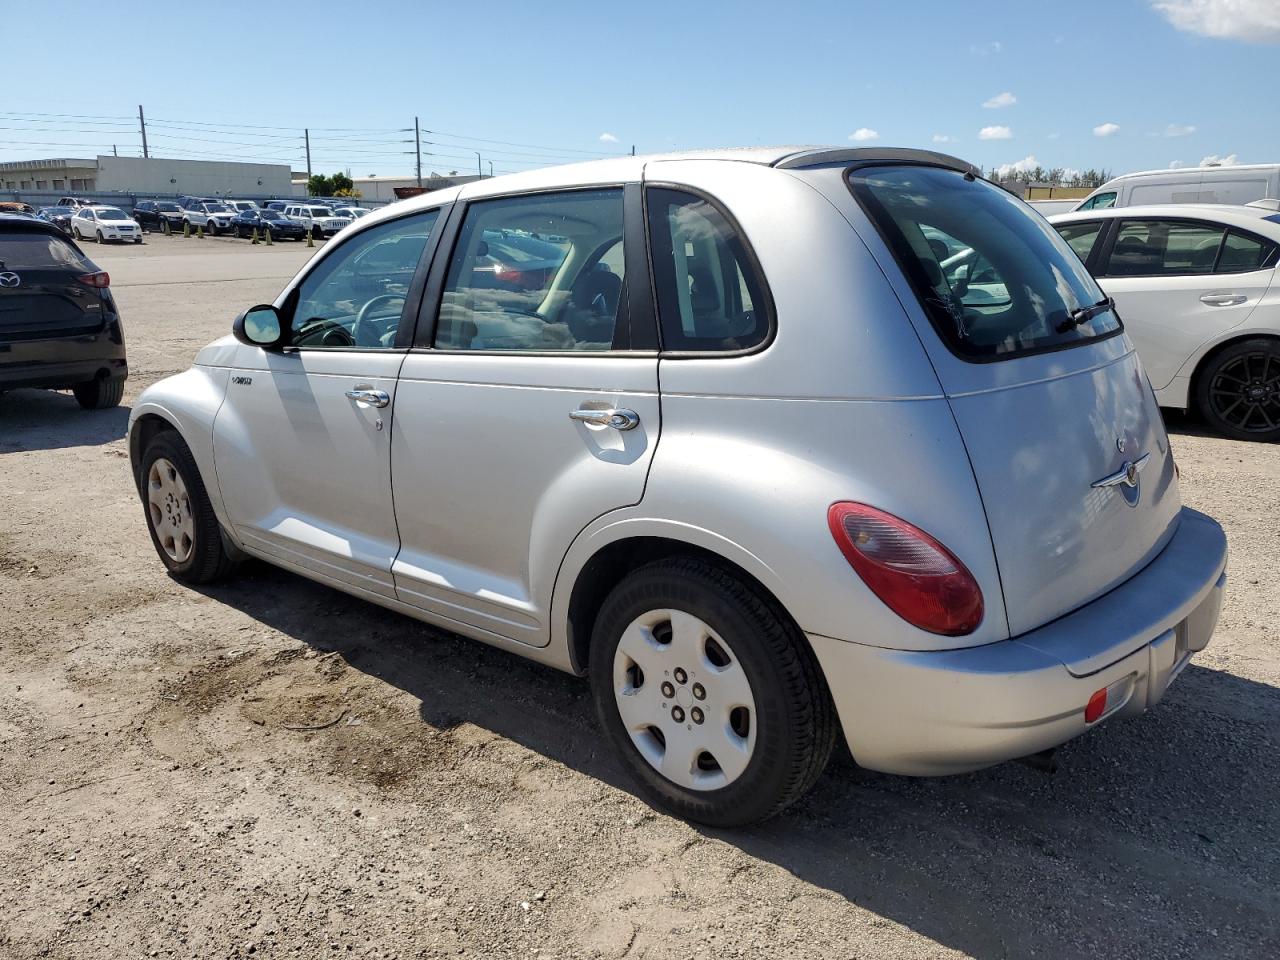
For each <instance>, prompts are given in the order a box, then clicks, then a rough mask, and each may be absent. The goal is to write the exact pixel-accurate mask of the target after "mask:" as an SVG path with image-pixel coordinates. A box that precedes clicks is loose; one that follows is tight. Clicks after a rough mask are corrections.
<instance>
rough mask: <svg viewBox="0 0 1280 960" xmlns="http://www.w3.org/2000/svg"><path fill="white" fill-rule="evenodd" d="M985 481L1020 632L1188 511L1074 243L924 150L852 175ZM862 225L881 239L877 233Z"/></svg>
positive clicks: (1061, 609) (1123, 574)
mask: <svg viewBox="0 0 1280 960" xmlns="http://www.w3.org/2000/svg"><path fill="white" fill-rule="evenodd" d="M847 176H848V182H849V184H850V185H851V186H852V189H853V192H854V196H855V197H856V199H857V200H858V203H859V205H860V208H861V211H862V212H863V213H864V214H865V215H866V216H867V217H868V218H869V219H870V221H871V225H872V226H874V228H875V230H874V231H873V232H874V234H876V235H878V239H879V241H881V243H879V244H874V243H873V249H877V250H878V255H880V256H882V257H885V258H886V259H892V260H893V261H895V262H896V263H897V265H898V266H899V267H900V268H901V269H900V270H894V269H892V265H887V267H888V268H887V270H886V272H887V273H889V275H890V278H891V281H892V282H893V283H894V284H895V286H896V287H898V289H899V296H900V297H902V298H903V300H904V302H907V303H910V302H911V301H914V302H915V304H918V309H909V310H908V312H909V314H910V315H911V316H912V318H913V323H915V324H916V327H917V332H918V333H919V335H920V338H921V340H922V342H923V343H924V345H925V348H926V350H927V351H928V353H929V356H930V359H931V360H932V362H933V365H934V368H935V370H936V372H937V374H938V378H939V381H940V382H941V385H942V388H943V391H944V392H945V393H946V395H947V397H948V400H949V402H950V405H951V408H952V411H953V414H954V416H955V419H956V423H957V425H958V427H959V429H960V433H961V435H962V437H963V439H964V443H965V446H966V448H967V450H968V453H969V458H970V461H971V463H972V466H973V473H974V476H975V478H976V480H977V482H978V486H979V490H980V492H981V495H982V499H983V504H984V507H985V509H986V513H987V522H988V526H989V528H990V531H991V540H992V545H993V547H994V549H995V554H996V560H997V563H998V566H999V569H1000V579H1001V585H1002V588H1003V591H1004V602H1005V609H1006V612H1007V615H1008V619H1009V625H1010V631H1011V633H1012V634H1013V635H1018V634H1021V633H1024V632H1026V631H1028V630H1032V629H1034V628H1036V627H1038V626H1040V625H1042V624H1044V623H1047V622H1048V621H1051V620H1054V619H1056V618H1057V617H1060V616H1062V615H1063V614H1066V613H1069V612H1070V611H1072V610H1074V609H1076V608H1077V607H1080V606H1082V605H1084V604H1086V603H1088V602H1089V601H1091V600H1093V599H1095V598H1097V597H1098V596H1100V595H1102V594H1104V593H1106V592H1108V591H1109V590H1111V589H1113V588H1114V587H1116V586H1117V585H1119V584H1120V583H1122V582H1124V581H1125V580H1127V579H1128V578H1130V577H1132V576H1133V575H1134V574H1136V573H1137V572H1139V571H1140V570H1141V569H1142V568H1143V567H1144V566H1145V565H1146V564H1147V563H1149V562H1150V561H1151V560H1152V559H1154V558H1155V556H1156V555H1157V554H1158V553H1159V552H1160V550H1161V549H1162V548H1163V547H1164V546H1165V544H1166V543H1167V542H1168V540H1169V538H1170V537H1172V535H1173V533H1174V529H1175V526H1176V524H1177V521H1178V517H1179V514H1180V510H1181V502H1180V497H1179V493H1178V489H1177V480H1176V475H1175V470H1174V465H1173V460H1172V457H1171V455H1170V452H1169V441H1168V436H1167V435H1166V433H1165V430H1164V425H1163V422H1162V421H1161V418H1160V412H1159V410H1158V408H1157V406H1156V403H1155V397H1154V395H1153V393H1152V391H1151V388H1150V386H1149V384H1148V383H1147V379H1146V375H1145V374H1144V373H1143V370H1142V366H1141V363H1140V361H1139V359H1138V357H1137V355H1136V354H1135V353H1134V352H1133V350H1132V346H1131V344H1130V342H1129V340H1128V337H1126V336H1125V335H1124V333H1123V331H1122V329H1121V326H1120V322H1119V319H1118V318H1117V317H1116V314H1115V313H1114V311H1113V310H1112V309H1111V306H1110V305H1109V304H1108V303H1107V302H1106V301H1105V296H1104V294H1103V293H1102V291H1101V290H1100V289H1099V288H1098V286H1097V284H1096V283H1095V282H1094V281H1093V279H1092V278H1091V277H1090V276H1089V274H1088V272H1087V271H1086V270H1085V268H1084V265H1083V264H1081V262H1080V260H1079V258H1078V257H1077V256H1076V255H1075V254H1074V253H1073V252H1072V251H1071V249H1070V247H1068V246H1067V245H1066V244H1065V243H1064V242H1063V241H1062V240H1061V238H1060V237H1059V236H1058V235H1057V233H1056V232H1055V231H1054V230H1053V228H1052V227H1050V226H1049V225H1048V223H1046V222H1045V221H1044V219H1043V218H1042V217H1040V216H1038V215H1037V214H1036V213H1034V212H1033V211H1032V210H1031V209H1030V208H1029V207H1027V206H1026V205H1025V204H1024V203H1023V202H1022V201H1021V200H1018V199H1016V198H1014V197H1013V196H1011V195H1009V194H1008V193H1006V192H1005V191H1003V190H1001V189H1000V188H999V187H996V186H994V185H993V184H991V183H988V182H986V181H983V180H981V179H980V178H976V177H974V176H973V175H972V173H969V174H966V172H965V171H964V170H963V168H959V169H948V168H946V167H939V166H933V165H928V164H913V163H896V164H891V165H874V164H867V165H863V166H860V167H855V169H853V170H852V171H850V172H849V173H848V174H847ZM872 239H875V238H874V237H873V238H872Z"/></svg>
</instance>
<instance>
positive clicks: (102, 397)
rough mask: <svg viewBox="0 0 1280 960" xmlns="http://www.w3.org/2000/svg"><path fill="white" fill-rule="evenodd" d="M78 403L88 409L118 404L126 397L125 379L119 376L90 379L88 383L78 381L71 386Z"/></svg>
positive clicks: (104, 408) (106, 407) (104, 407)
mask: <svg viewBox="0 0 1280 960" xmlns="http://www.w3.org/2000/svg"><path fill="white" fill-rule="evenodd" d="M71 392H72V393H73V394H75V398H76V403H78V404H80V406H82V407H84V409H86V410H106V409H108V408H109V407H114V406H118V405H119V403H120V401H121V399H123V397H124V380H122V379H121V378H119V377H104V378H102V379H100V380H90V381H89V382H88V383H77V384H76V385H75V386H73V387H72V388H71Z"/></svg>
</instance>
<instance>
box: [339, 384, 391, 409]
mask: <svg viewBox="0 0 1280 960" xmlns="http://www.w3.org/2000/svg"><path fill="white" fill-rule="evenodd" d="M347 396H348V397H350V398H351V399H352V400H354V401H355V402H356V403H367V404H368V405H369V406H371V407H385V406H386V405H387V404H389V403H390V402H391V397H390V396H388V394H387V391H385V390H370V389H369V388H368V387H356V389H354V390H348V391H347Z"/></svg>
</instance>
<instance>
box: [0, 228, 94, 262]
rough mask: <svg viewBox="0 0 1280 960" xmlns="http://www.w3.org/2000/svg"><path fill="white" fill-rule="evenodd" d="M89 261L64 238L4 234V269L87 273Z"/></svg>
mask: <svg viewBox="0 0 1280 960" xmlns="http://www.w3.org/2000/svg"><path fill="white" fill-rule="evenodd" d="M87 267H88V261H87V260H85V259H84V257H82V256H81V255H80V254H79V253H77V252H76V249H75V248H74V247H73V246H71V244H69V243H67V242H66V241H65V240H63V239H61V238H60V237H54V236H50V235H49V234H45V233H0V270H9V271H16V270H57V269H64V268H65V269H68V270H84V269H86V268H87Z"/></svg>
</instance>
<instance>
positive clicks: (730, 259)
mask: <svg viewBox="0 0 1280 960" xmlns="http://www.w3.org/2000/svg"><path fill="white" fill-rule="evenodd" d="M647 201H648V209H649V238H650V243H651V245H652V249H653V277H654V283H655V285H656V290H657V295H658V313H659V314H660V317H661V321H662V349H663V350H664V351H699V352H705V351H712V352H724V351H738V350H748V349H750V348H751V347H754V346H757V345H759V344H760V343H762V342H763V341H764V340H765V338H766V337H767V336H768V335H769V314H768V306H767V300H766V297H765V294H764V286H763V283H762V282H761V280H760V276H759V273H758V271H757V270H756V268H755V265H754V264H753V262H752V259H751V257H750V256H749V255H748V253H747V247H746V243H745V241H744V240H743V238H742V236H741V235H740V234H739V232H738V231H737V229H736V228H735V227H734V225H733V224H731V223H730V222H729V220H728V218H727V217H726V216H725V215H724V214H723V213H721V211H720V210H718V209H717V208H716V207H715V206H714V205H713V204H711V203H710V202H708V201H707V200H705V199H703V198H701V197H698V196H695V195H693V194H690V193H685V192H684V191H681V190H671V189H665V188H656V187H655V188H651V189H650V190H649V191H648V193H647Z"/></svg>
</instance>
